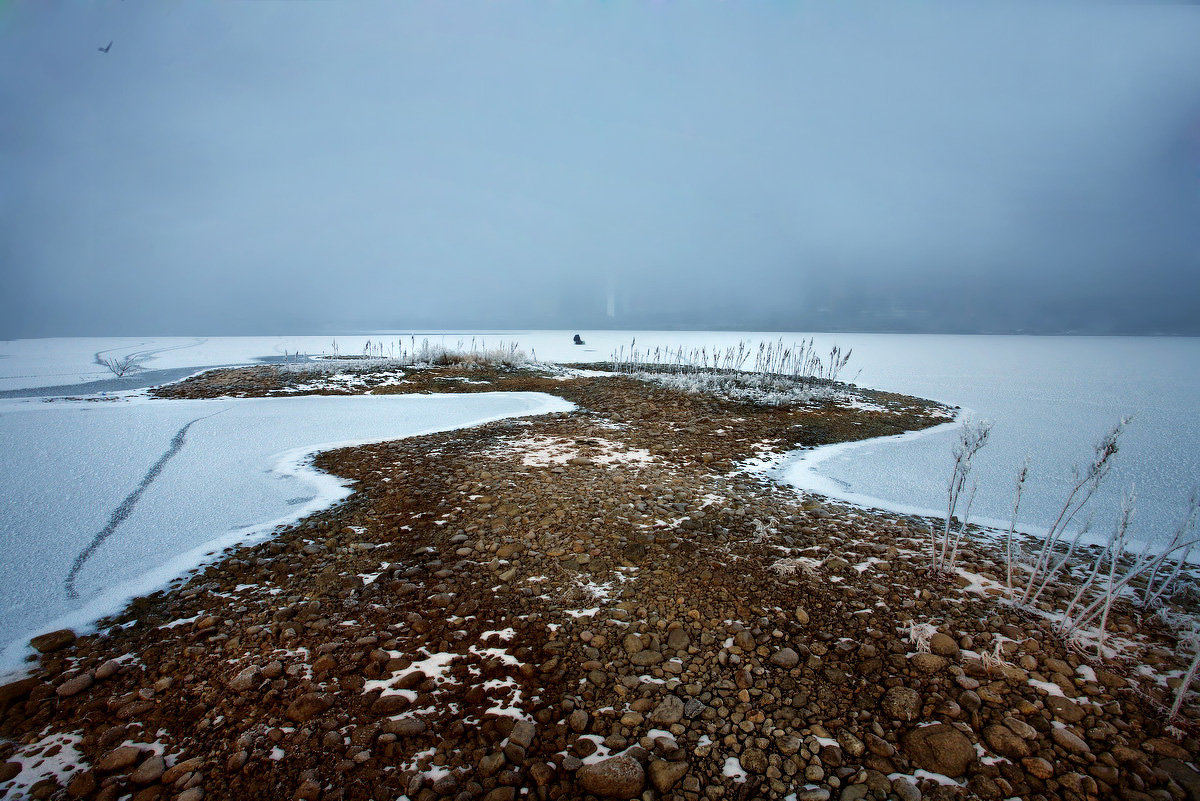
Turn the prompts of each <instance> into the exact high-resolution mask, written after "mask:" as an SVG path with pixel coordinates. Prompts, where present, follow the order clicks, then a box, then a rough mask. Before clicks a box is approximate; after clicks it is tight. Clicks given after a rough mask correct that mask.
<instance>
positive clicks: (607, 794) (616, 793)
mask: <svg viewBox="0 0 1200 801" xmlns="http://www.w3.org/2000/svg"><path fill="white" fill-rule="evenodd" d="M575 778H576V779H577V780H578V781H579V784H580V785H581V786H582V787H583V789H584V790H586V791H587V792H589V793H591V794H593V795H598V796H600V797H601V798H632V797H634V796H636V795H639V794H641V792H642V788H643V787H644V786H645V785H646V772H645V771H644V770H643V769H642V765H641V763H640V762H638V761H637V760H636V759H634V758H633V757H631V756H626V755H624V754H622V755H619V756H613V757H609V758H608V759H602V760H600V761H599V762H596V763H594V764H591V765H584V766H583V767H581V768H580V769H579V770H578V771H576V772H575Z"/></svg>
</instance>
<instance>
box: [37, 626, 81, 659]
mask: <svg viewBox="0 0 1200 801" xmlns="http://www.w3.org/2000/svg"><path fill="white" fill-rule="evenodd" d="M74 642H75V632H73V631H71V630H70V629H59V630H58V631H51V632H48V633H46V634H39V635H38V636H36V637H34V638H33V639H32V640H30V641H29V644H30V645H32V646H33V647H34V649H35V650H37V652H38V653H42V654H48V653H50V652H51V651H58V650H60V649H63V648H66V647H67V646H68V645H71V644H73V643H74Z"/></svg>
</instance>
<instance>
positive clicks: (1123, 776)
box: [0, 368, 1200, 801]
mask: <svg viewBox="0 0 1200 801" xmlns="http://www.w3.org/2000/svg"><path fill="white" fill-rule="evenodd" d="M393 378H394V377H393ZM461 378H469V379H470V380H472V381H485V382H487V383H480V384H476V383H466V382H464V381H461V380H457V379H461ZM404 380H407V381H410V382H411V383H405V384H395V383H391V384H386V385H384V384H383V383H381V381H382V379H380V378H379V377H378V376H376V379H371V378H369V377H367V378H364V379H363V381H361V382H359V383H360V386H358V387H357V388H348V389H339V390H330V389H322V388H319V387H317V385H320V384H322V382H324V381H325V377H324V376H322V375H320V374H311V375H304V374H297V373H293V372H289V371H286V370H279V369H277V368H247V369H243V370H220V371H212V372H209V373H206V374H204V375H202V376H200V377H198V378H196V379H192V380H189V381H187V382H183V383H181V384H177V385H173V386H170V387H165V388H160V389H159V390H158V391H157V393H156V394H158V395H160V396H162V397H201V398H203V397H218V396H229V395H235V396H238V395H240V396H251V395H255V396H257V395H269V394H297V393H296V392H295V389H296V387H307V388H305V389H302V390H301V392H304V393H310V392H324V393H327V394H337V393H343V392H353V391H364V390H365V389H372V391H375V392H385V391H388V392H392V391H394V392H412V391H454V392H471V391H495V390H500V389H503V390H529V391H543V392H551V393H553V394H556V395H560V396H562V397H564V398H567V399H568V400H571V401H573V402H574V403H576V404H577V405H578V407H579V409H578V410H577V411H575V412H572V413H570V414H560V415H549V416H545V417H540V418H533V419H526V420H508V421H502V422H498V423H493V424H489V425H485V426H480V427H476V428H472V429H467V430H461V431H454V432H449V433H444V434H436V435H431V436H425V437H416V438H411V439H406V440H399V441H396V442H390V443H384V444H378V445H371V446H366V447H360V448H352V449H344V450H339V451H333V452H329V453H326V454H323V455H322V456H320V457H319V458H318V459H317V460H316V463H317V465H318V466H319V467H320V468H321V469H323V470H326V471H329V472H331V473H334V474H336V475H339V476H344V477H346V478H349V479H352V480H354V481H355V482H356V484H355V489H356V492H355V494H354V495H353V496H352V497H351V498H350V499H349V500H348V501H347V502H345V503H344V504H342V505H340V506H338V507H336V508H334V509H331V510H328V511H326V512H324V513H321V514H318V515H315V516H313V517H311V518H308V519H307V520H305V521H303V522H302V523H300V524H298V525H296V526H294V527H291V528H289V529H287V530H285V531H281V532H280V533H279V534H278V536H276V537H275V538H274V539H272V540H271V541H269V542H266V543H263V544H260V545H256V546H252V547H241V548H236V549H232V550H231V551H229V552H227V553H226V554H224V555H223V557H222V558H221V560H220V561H218V562H215V563H213V564H211V565H209V566H208V567H206V568H203V569H202V570H199V571H198V572H197V573H196V574H194V575H192V576H190V577H188V578H187V579H186V580H180V581H179V582H177V584H176V586H173V587H172V588H171V589H169V590H168V591H165V592H160V593H156V594H154V595H152V596H149V597H147V598H142V599H138V600H137V601H135V602H134V603H133V604H131V606H130V607H129V609H127V610H126V612H124V613H123V614H122V615H120V616H119V617H117V618H115V619H113V620H109V621H105V622H104V623H103V625H102V626H101V631H102V632H103V633H101V634H97V635H89V636H83V637H79V638H78V639H74V640H72V639H71V638H70V637H68V636H66V635H64V636H61V637H57V638H49V639H47V640H45V641H44V644H46V646H47V648H46V650H45V653H42V654H41V655H40V657H39V659H38V662H37V664H36V665H34V666H33V668H32V674H31V676H30V678H28V679H26V680H24V681H23V682H21V683H15V684H10V685H8V686H6V687H3V688H0V707H3V710H4V711H3V714H2V717H0V734H2V735H3V736H4V737H5V738H6V742H5V743H4V744H3V745H2V746H0V762H2V761H3V760H4V759H15V758H16V757H17V756H20V757H22V758H24V759H29V758H31V757H33V758H45V757H47V756H49V755H52V754H51V753H50V752H52V751H54V750H55V749H56V748H59V747H61V745H59V746H55V745H51V744H50V743H51V741H52V735H55V734H66V735H72V736H73V737H75V738H77V739H76V740H72V742H74V747H75V748H76V749H77V750H78V752H79V753H80V754H81V755H82V759H81V760H80V761H79V762H78V770H77V771H76V772H75V773H74V775H73V777H71V778H69V779H68V780H67V782H68V783H67V785H66V786H65V787H64V786H60V785H59V784H58V783H57V782H55V781H53V780H48V781H43V782H41V783H40V784H34V785H33V787H32V788H30V789H29V790H27V791H20V792H22V793H24V794H26V795H29V796H30V797H34V798H52V797H53V798H59V797H62V798H88V799H116V798H121V797H130V796H132V797H133V798H134V799H136V801H148V800H149V799H168V798H179V799H186V801H195V799H198V798H208V799H259V798H263V799H274V798H279V799H292V798H305V799H368V798H370V799H395V798H398V797H402V796H407V797H408V798H410V799H422V800H423V801H433V799H478V798H482V799H488V801H500V800H501V799H504V800H506V801H511V799H515V798H517V797H519V796H522V795H528V796H533V797H538V798H564V799H565V798H590V797H619V798H628V797H645V798H664V799H671V798H674V799H700V798H739V799H749V798H784V797H786V796H789V795H790V794H794V797H796V798H797V799H823V798H841V799H848V800H849V801H853V800H854V799H863V798H878V799H883V798H902V799H910V798H921V797H922V793H923V794H924V797H926V798H950V797H976V796H977V797H981V798H988V799H999V798H1010V797H1013V796H1019V797H1021V798H1024V799H1039V798H1045V799H1058V798H1062V799H1085V798H1124V799H1139V801H1140V800H1141V799H1157V798H1161V799H1163V800H1164V801H1166V799H1183V798H1191V799H1197V798H1200V795H1197V792H1200V791H1198V790H1197V782H1198V780H1200V774H1197V773H1196V772H1195V770H1194V766H1192V765H1189V764H1188V763H1189V762H1190V761H1192V760H1194V759H1195V754H1196V752H1197V748H1198V743H1197V740H1196V739H1195V737H1194V736H1172V735H1180V734H1182V733H1180V732H1177V731H1175V730H1168V729H1167V728H1166V727H1165V726H1164V725H1163V724H1162V717H1163V716H1162V714H1161V709H1162V706H1161V702H1162V701H1163V699H1164V692H1165V690H1164V689H1163V688H1162V687H1160V686H1158V685H1157V684H1155V683H1153V682H1151V681H1149V680H1147V679H1144V677H1140V676H1138V675H1136V674H1134V673H1132V672H1131V671H1129V670H1127V669H1123V668H1121V667H1120V666H1118V665H1114V664H1112V663H1107V664H1104V665H1097V666H1096V669H1095V671H1094V673H1092V672H1090V671H1088V670H1087V669H1086V660H1085V659H1084V658H1083V657H1082V656H1081V655H1080V654H1078V653H1075V652H1073V651H1069V650H1068V649H1067V648H1066V647H1065V646H1064V644H1063V643H1062V642H1061V640H1060V638H1059V637H1058V636H1057V635H1056V634H1055V633H1054V632H1053V630H1052V629H1051V628H1050V626H1049V625H1048V624H1046V623H1045V622H1044V621H1042V620H1041V619H1038V618H1034V617H1031V616H1027V615H1024V614H1021V613H1019V612H1017V611H1016V610H1014V609H1012V608H1011V607H1006V606H1003V605H999V604H997V603H996V600H995V598H994V597H992V595H991V594H989V593H988V592H986V591H984V592H977V591H975V588H972V587H966V586H963V585H966V584H968V582H967V581H966V580H965V579H963V580H960V581H935V580H933V579H931V577H930V576H929V574H928V573H927V572H926V570H925V565H926V563H927V558H926V556H925V549H926V548H927V540H926V538H927V537H928V534H927V532H926V530H925V527H924V524H923V523H922V522H921V521H915V520H908V519H902V518H897V517H892V516H886V515H873V514H867V513H865V512H861V511H855V510H851V509H844V508H840V507H837V506H834V505H823V504H821V503H819V502H817V501H814V500H812V499H807V500H806V499H802V498H800V497H799V496H798V495H797V494H796V493H795V492H794V491H793V490H790V489H788V488H786V487H780V486H777V485H775V484H774V483H773V482H771V481H770V480H768V479H766V478H764V477H763V476H762V475H761V474H757V473H754V472H747V471H746V470H744V469H742V468H741V467H740V465H743V464H745V462H746V460H748V459H753V458H755V457H757V456H761V455H763V454H766V453H768V452H772V453H779V452H781V451H784V450H787V449H791V448H795V447H803V446H809V445H818V444H825V443H829V442H836V441H844V440H849V439H858V438H863V437H867V436H877V435H881V434H888V433H898V432H900V431H904V430H911V429H916V428H921V427H924V426H927V425H931V424H933V423H936V422H942V421H943V420H945V419H946V414H947V410H945V409H944V408H943V407H939V406H937V405H935V404H931V403H927V402H924V401H919V400H917V399H912V398H905V397H903V396H896V395H888V394H885V393H865V394H866V397H865V398H864V400H865V401H867V402H868V404H867V405H866V408H852V407H848V406H846V405H844V404H838V403H827V404H820V405H817V406H814V407H812V408H778V407H774V408H767V407H758V406H753V405H748V404H737V403H730V402H727V401H723V400H720V399H717V398H713V397H702V396H692V395H686V394H683V393H679V392H675V391H671V390H666V389H663V388H660V387H656V386H650V385H647V384H644V383H642V382H639V381H636V380H634V379H632V378H627V377H599V376H593V377H574V378H569V379H567V380H557V379H556V378H555V377H553V376H547V375H544V374H538V373H535V372H531V371H479V370H476V371H456V370H453V369H440V370H422V371H408V374H407V375H406V376H405V377H404ZM372 381H373V382H374V383H372ZM325 383H328V382H325ZM315 387H316V388H315ZM289 390H291V391H290V392H289ZM861 406H862V404H860V407H861ZM785 559H787V560H788V561H781V560H785ZM963 562H964V566H965V567H966V568H967V569H968V570H970V571H971V572H972V573H975V574H979V575H981V576H984V577H990V578H991V579H993V580H995V579H999V578H1001V574H1000V569H999V567H998V566H997V563H996V561H995V558H994V555H991V554H989V553H987V552H986V551H985V550H984V549H983V548H982V546H979V547H975V546H969V547H968V550H967V553H966V555H965V557H964V559H963ZM913 622H918V623H930V624H932V625H933V626H935V627H936V628H937V630H938V634H936V635H934V636H933V637H932V638H930V640H929V648H928V652H927V653H918V650H919V649H918V648H917V647H916V646H915V645H914V644H913V642H912V640H911V639H910V636H909V631H910V624H911V623H913ZM1135 622H1136V621H1135V619H1134V618H1133V616H1132V612H1131V611H1130V610H1121V613H1120V614H1119V615H1118V616H1117V620H1116V624H1115V628H1116V630H1117V632H1122V633H1125V634H1130V633H1132V632H1133V631H1134V628H1135ZM1140 631H1141V632H1142V633H1150V634H1153V633H1154V632H1153V630H1152V629H1151V628H1150V627H1149V626H1148V624H1145V625H1143V626H1142V627H1141V629H1140ZM1162 636H1163V637H1164V638H1165V634H1163V635H1162ZM1162 642H1163V645H1164V646H1167V645H1170V644H1172V643H1171V641H1170V640H1167V639H1163V641H1162ZM921 650H924V649H921ZM989 654H996V655H997V657H998V658H997V659H995V660H993V659H992V658H991V657H990V656H989V657H987V658H983V657H984V656H985V655H989ZM1140 659H1141V661H1142V662H1144V663H1146V664H1149V665H1151V666H1153V667H1156V668H1158V669H1159V670H1166V669H1168V668H1169V667H1171V666H1174V665H1176V664H1177V662H1178V658H1177V657H1176V656H1175V655H1174V654H1172V653H1171V651H1170V650H1169V649H1168V648H1166V647H1162V646H1160V647H1159V648H1158V649H1157V650H1155V649H1150V650H1148V651H1146V652H1145V653H1143V654H1141V655H1140ZM1080 667H1084V669H1083V670H1079V669H1078V668H1080ZM1031 680H1032V681H1036V682H1039V683H1040V684H1039V685H1037V686H1035V685H1034V684H1031V683H1030V681H1031ZM1047 688H1051V689H1050V690H1048V689H1047ZM1051 693H1052V694H1051ZM1193 714H1194V712H1193ZM930 724H933V725H930ZM35 752H40V753H35ZM622 752H623V753H622ZM156 753H157V754H161V756H159V755H156ZM605 754H612V755H613V756H610V757H608V758H607V759H604V758H602V757H603V756H604V755H605ZM618 754H621V755H620V756H617V755H618ZM585 763H587V766H586V767H585V766H584V765H585ZM18 768H19V765H16V764H15V763H14V762H9V763H8V764H7V765H0V788H7V787H12V783H11V779H12V778H13V776H14V775H15V772H16V771H17V769H18ZM918 770H926V771H931V772H933V773H945V774H949V775H950V778H951V779H954V780H956V782H957V783H956V784H953V785H950V786H943V785H940V784H937V783H935V782H931V781H922V780H921V779H920V778H918V777H916V776H915V774H916V771H918ZM730 774H734V775H730ZM893 777H894V778H893ZM15 792H18V791H17V790H16V789H13V790H12V791H9V795H8V796H6V797H20V796H18V795H13V794H12V793H15Z"/></svg>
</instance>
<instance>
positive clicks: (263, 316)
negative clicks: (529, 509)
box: [0, 0, 1200, 338]
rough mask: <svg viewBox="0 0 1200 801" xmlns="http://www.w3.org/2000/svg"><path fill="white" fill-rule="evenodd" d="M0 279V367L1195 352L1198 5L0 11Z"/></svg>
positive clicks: (224, 6)
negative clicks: (395, 335) (112, 361)
mask: <svg viewBox="0 0 1200 801" xmlns="http://www.w3.org/2000/svg"><path fill="white" fill-rule="evenodd" d="M110 40H111V41H112V48H111V50H110V51H109V52H108V53H101V52H99V51H98V49H97V48H99V47H101V46H104V45H106V44H107V43H108V42H109V41H110ZM0 269H2V270H3V291H0V337H6V338H12V337H21V336H52V335H99V334H131V335H136V334H188V335H217V334H223V333H224V334H235V333H306V332H313V333H319V332H325V331H330V330H369V329H373V328H393V329H396V328H405V329H407V328H421V327H433V328H448V327H480V328H482V327H493V326H494V327H516V328H532V327H566V328H588V327H601V326H606V327H641V328H652V327H688V328H747V329H773V330H900V331H908V330H918V331H926V330H931V331H964V332H971V331H1035V332H1064V331H1080V332H1088V333H1107V332H1134V333H1147V332H1173V333H1190V334H1197V333H1200V302H1198V301H1200V6H1196V5H1186V4H1171V5H1157V4H1137V5H1126V6H1115V5H1109V4H1101V3H1087V4H1066V3H1054V2H1051V3H1038V4H1024V3H1012V2H1005V3H979V2H965V3H960V2H956V3H945V4H942V3H924V4H919V5H917V4H900V3H897V4H883V3H870V4H863V3H853V2H850V3H836V4H835V3H820V4H818V3H811V4H801V3H794V4H793V3H753V4H752V3H741V2H724V3H704V2H698V3H670V2H661V3H632V2H604V3H600V2H595V3H585V2H581V3H575V2H570V3H568V2H560V3H533V2H528V3H526V2H489V3H483V2H478V3H472V2H461V3H433V2H428V3H417V2H406V3H394V2H388V3H367V2H353V3H317V2H312V3H273V2H256V3H220V4H216V3H188V2H184V3H160V2H146V1H144V0H126V1H125V2H111V3H108V2H100V3H95V4H87V5H85V4H82V3H55V4H51V3H46V2H16V3H12V4H0Z"/></svg>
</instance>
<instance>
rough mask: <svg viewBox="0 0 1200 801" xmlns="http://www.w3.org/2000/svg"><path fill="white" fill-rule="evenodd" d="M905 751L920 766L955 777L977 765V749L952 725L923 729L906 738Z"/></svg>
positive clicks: (913, 731)
mask: <svg viewBox="0 0 1200 801" xmlns="http://www.w3.org/2000/svg"><path fill="white" fill-rule="evenodd" d="M901 744H902V745H903V747H904V752H905V754H906V755H907V756H908V758H909V760H910V761H912V762H913V763H914V764H915V765H916V766H917V767H919V768H924V769H925V770H927V771H930V772H931V773H940V774H942V775H943V776H949V777H951V778H955V777H957V776H962V775H963V774H964V773H966V772H967V769H968V768H970V767H971V765H973V764H974V763H975V760H976V754H975V746H974V744H973V743H972V742H971V740H970V738H968V737H967V735H965V734H963V733H962V732H961V731H959V730H958V729H956V728H954V727H953V726H951V725H950V724H949V723H935V724H933V725H932V726H922V727H920V728H918V729H913V730H912V731H910V732H909V733H908V734H906V735H904V739H903V740H902V742H901Z"/></svg>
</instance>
